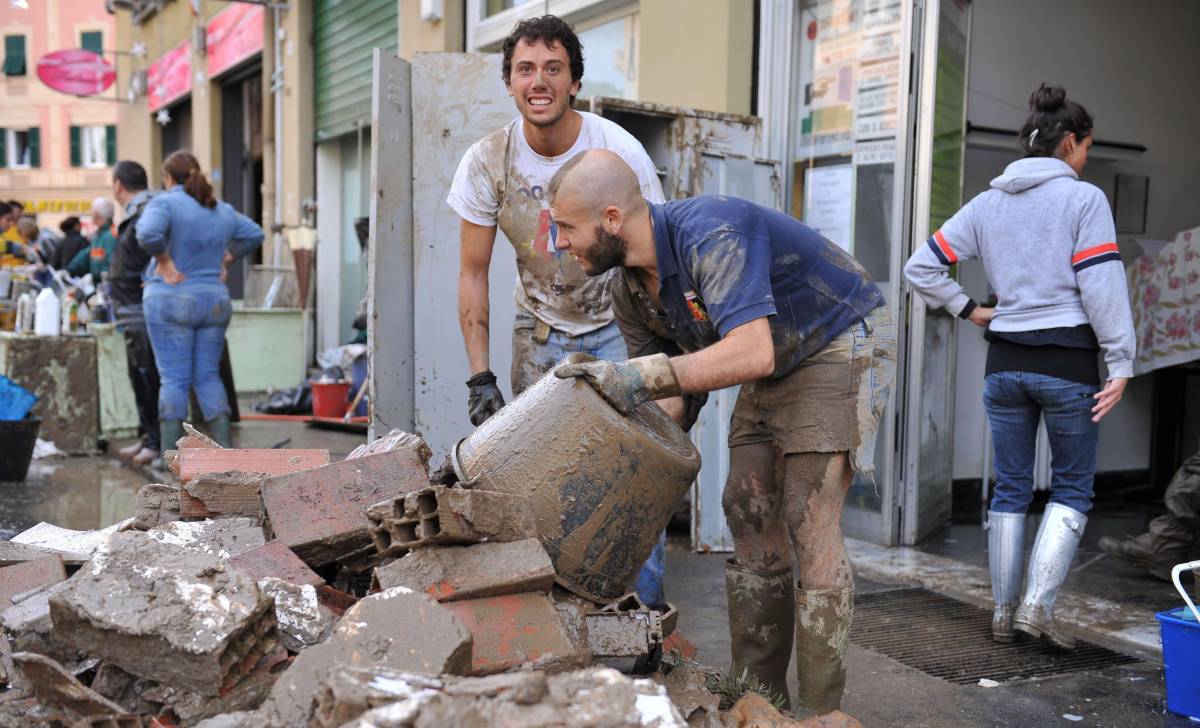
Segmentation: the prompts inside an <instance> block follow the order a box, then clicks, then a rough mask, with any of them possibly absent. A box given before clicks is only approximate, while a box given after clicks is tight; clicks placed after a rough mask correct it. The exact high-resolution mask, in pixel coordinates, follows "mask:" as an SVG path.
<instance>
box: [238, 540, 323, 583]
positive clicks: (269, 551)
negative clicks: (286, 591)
mask: <svg viewBox="0 0 1200 728" xmlns="http://www.w3.org/2000/svg"><path fill="white" fill-rule="evenodd" d="M229 565H230V566H232V567H233V568H235V569H237V570H238V571H241V572H242V573H244V574H246V575H247V576H249V577H250V578H251V579H253V580H254V581H255V582H257V581H258V580H259V579H266V578H268V577H274V578H276V579H283V580H284V581H290V582H291V583H293V584H300V585H301V586H303V585H304V584H311V585H312V586H320V585H322V584H324V583H325V580H324V579H322V578H321V577H320V576H318V575H317V573H316V572H315V571H313V570H312V569H310V568H308V564H306V563H304V562H303V561H301V560H300V557H299V556H297V555H296V554H295V553H293V552H292V550H291V549H289V548H288V547H287V546H286V545H285V544H284V543H283V542H281V541H268V542H267V543H265V544H263V545H262V546H258V547H256V548H253V549H250V550H249V551H244V552H242V553H240V554H238V555H236V556H234V557H232V558H230V559H229Z"/></svg>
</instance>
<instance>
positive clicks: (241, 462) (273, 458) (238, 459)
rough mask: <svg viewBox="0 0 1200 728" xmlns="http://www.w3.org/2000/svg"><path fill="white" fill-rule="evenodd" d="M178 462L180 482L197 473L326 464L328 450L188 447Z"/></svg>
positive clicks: (275, 472)
mask: <svg viewBox="0 0 1200 728" xmlns="http://www.w3.org/2000/svg"><path fill="white" fill-rule="evenodd" d="M176 462H177V463H178V465H179V482H181V483H187V482H189V481H190V480H192V479H193V478H195V477H196V476H197V475H204V474H206V473H227V472H229V471H232V470H240V471H242V472H243V473H263V474H265V475H282V474H284V473H294V472H296V471H298V470H307V469H308V468H316V467H320V466H322V465H327V464H328V463H329V451H328V450H276V449H270V448H266V449H257V450H235V449H228V450H214V449H211V448H187V449H184V450H180V451H179V457H177V458H176Z"/></svg>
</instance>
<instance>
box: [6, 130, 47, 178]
mask: <svg viewBox="0 0 1200 728" xmlns="http://www.w3.org/2000/svg"><path fill="white" fill-rule="evenodd" d="M40 147H41V134H40V131H39V130H38V129H37V128H36V127H35V128H33V129H6V130H5V132H4V150H3V151H4V157H3V158H4V163H5V166H8V167H11V168H12V169H29V168H30V167H39V166H41V149H40Z"/></svg>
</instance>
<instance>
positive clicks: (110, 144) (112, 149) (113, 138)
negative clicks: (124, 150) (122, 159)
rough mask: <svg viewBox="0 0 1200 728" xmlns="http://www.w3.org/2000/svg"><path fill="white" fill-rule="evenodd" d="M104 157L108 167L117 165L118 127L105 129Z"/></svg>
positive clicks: (110, 125)
mask: <svg viewBox="0 0 1200 728" xmlns="http://www.w3.org/2000/svg"><path fill="white" fill-rule="evenodd" d="M104 156H105V161H107V162H108V166H110V167H111V166H113V165H114V164H116V163H117V127H115V126H113V125H112V124H109V125H108V126H106V127H104Z"/></svg>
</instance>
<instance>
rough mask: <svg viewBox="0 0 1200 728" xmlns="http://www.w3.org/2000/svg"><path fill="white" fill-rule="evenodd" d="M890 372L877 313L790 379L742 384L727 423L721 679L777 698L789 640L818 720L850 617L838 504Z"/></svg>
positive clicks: (839, 673) (830, 701)
mask: <svg viewBox="0 0 1200 728" xmlns="http://www.w3.org/2000/svg"><path fill="white" fill-rule="evenodd" d="M895 371H896V333H895V325H894V324H893V323H892V320H891V316H890V315H889V314H888V311H887V309H886V308H879V309H876V310H875V311H874V312H872V313H871V315H869V316H868V317H867V318H866V319H865V320H863V321H861V322H859V323H857V324H855V325H854V326H851V327H850V328H849V329H847V330H846V331H845V332H843V333H842V334H841V335H839V336H838V337H837V338H835V339H834V340H833V341H832V342H830V344H829V345H828V346H826V347H825V348H824V349H822V350H821V351H819V352H817V353H816V354H814V355H813V356H811V357H809V358H808V359H806V360H805V361H804V362H802V364H801V365H800V366H799V367H798V368H797V369H795V370H794V371H792V372H791V373H790V374H788V375H786V376H784V377H782V378H780V379H775V380H759V381H756V382H751V383H750V384H747V385H743V387H742V391H741V393H740V394H739V395H738V401H737V404H736V405H735V406H734V411H733V416H732V418H731V420H730V434H729V447H730V451H729V459H730V465H729V477H728V479H727V480H726V483H725V493H724V495H723V498H722V507H723V508H724V511H725V518H726V521H727V522H728V524H729V529H730V532H731V533H732V534H733V542H734V551H735V553H736V558H735V560H734V561H733V562H731V563H730V564H728V565H727V567H726V596H727V599H728V603H729V631H730V641H731V647H732V657H733V670H734V671H735V672H737V671H743V670H744V671H748V672H749V673H751V674H753V675H754V676H756V677H757V678H758V679H759V680H761V681H762V683H763V684H764V685H765V686H766V687H767V689H769V690H771V691H772V692H776V693H781V694H783V695H784V697H785V698H786V696H787V688H786V675H787V666H788V662H789V652H790V651H791V649H792V639H793V636H794V638H795V654H796V661H797V662H796V674H797V679H798V681H799V698H800V702H801V704H803V705H804V706H805V707H806V708H807V709H809V710H813V711H816V712H817V713H821V714H823V713H828V712H830V711H832V710H835V709H836V708H838V706H839V705H840V703H841V698H842V692H843V690H844V689H845V681H846V648H847V645H848V642H849V632H850V625H851V622H852V619H853V611H854V575H853V573H852V571H851V569H850V559H849V557H848V555H847V554H846V547H845V544H844V543H843V540H842V529H841V515H842V503H843V501H844V500H845V498H846V492H847V490H848V489H849V487H850V483H851V481H852V480H853V477H854V473H855V472H856V471H864V472H869V471H870V470H871V468H870V463H871V462H872V461H873V459H874V458H873V456H874V451H875V436H876V433H877V431H878V425H879V421H880V418H881V417H882V416H883V411H884V408H885V406H886V404H887V400H888V393H889V391H890V389H891V384H892V380H893V378H894V377H895ZM794 571H796V572H798V573H799V582H798V583H796V584H795V586H794V588H793V587H792V577H793V573H794ZM765 636H769V638H765Z"/></svg>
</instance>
